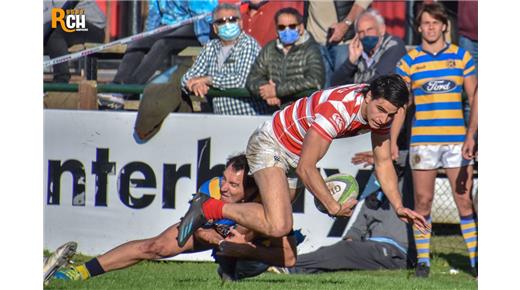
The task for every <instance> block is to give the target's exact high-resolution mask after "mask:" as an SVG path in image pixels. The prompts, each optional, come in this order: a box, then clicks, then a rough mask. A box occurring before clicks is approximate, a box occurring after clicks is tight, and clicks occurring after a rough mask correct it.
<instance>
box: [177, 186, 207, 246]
mask: <svg viewBox="0 0 520 290" xmlns="http://www.w3.org/2000/svg"><path fill="white" fill-rule="evenodd" d="M208 199H210V197H209V196H207V195H205V194H201V193H197V194H195V195H194V196H193V198H192V199H191V201H190V208H189V209H188V212H186V214H185V215H184V217H182V218H181V222H180V224H179V227H178V230H179V233H178V235H177V242H178V243H179V247H181V248H182V247H184V245H185V244H186V242H187V241H188V239H189V238H190V237H191V235H192V234H193V233H194V232H195V231H196V230H197V229H198V228H200V227H202V226H203V225H204V224H205V223H206V222H208V220H207V219H206V217H204V212H203V211H202V204H203V203H204V202H206V201H207V200H208Z"/></svg>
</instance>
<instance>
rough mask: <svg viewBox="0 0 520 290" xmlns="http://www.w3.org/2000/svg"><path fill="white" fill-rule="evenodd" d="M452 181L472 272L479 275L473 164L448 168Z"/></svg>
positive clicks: (447, 171) (447, 173)
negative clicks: (473, 196)
mask: <svg viewBox="0 0 520 290" xmlns="http://www.w3.org/2000/svg"><path fill="white" fill-rule="evenodd" d="M446 175H447V176H448V179H449V181H450V185H451V190H452V192H453V199H454V200H455V204H456V205H457V209H458V211H459V215H460V229H461V232H462V237H463V238H464V243H465V244H466V248H467V249H468V255H469V261H470V266H471V272H472V274H473V275H474V276H475V277H476V276H478V266H477V265H478V257H477V256H478V247H477V244H478V241H477V239H478V229H477V217H476V215H475V212H474V210H473V202H472V200H471V189H472V187H473V166H472V165H469V166H463V167H458V168H449V169H446Z"/></svg>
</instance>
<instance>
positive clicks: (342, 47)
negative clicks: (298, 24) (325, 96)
mask: <svg viewBox="0 0 520 290" xmlns="http://www.w3.org/2000/svg"><path fill="white" fill-rule="evenodd" d="M370 3H372V0H356V1H339V0H337V1H305V4H304V23H305V27H306V29H307V31H309V33H310V34H311V35H312V36H313V37H314V39H315V40H316V41H317V42H318V43H319V44H320V50H321V56H322V58H323V63H324V65H325V88H328V87H329V86H330V84H331V78H332V73H333V72H334V71H335V70H337V69H338V68H339V67H340V66H341V64H343V63H344V62H345V60H346V59H347V57H348V48H347V44H346V43H347V41H348V40H350V39H352V37H354V34H355V33H354V29H353V28H352V24H353V23H354V20H355V19H356V18H357V17H358V16H359V14H361V12H363V11H365V10H366V9H367V8H368V6H369V5H370ZM334 15H335V16H336V17H334Z"/></svg>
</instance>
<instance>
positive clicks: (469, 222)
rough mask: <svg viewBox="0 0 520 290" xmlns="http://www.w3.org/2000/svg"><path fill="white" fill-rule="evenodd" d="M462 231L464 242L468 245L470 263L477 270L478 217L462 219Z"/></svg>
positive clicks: (471, 216)
mask: <svg viewBox="0 0 520 290" xmlns="http://www.w3.org/2000/svg"><path fill="white" fill-rule="evenodd" d="M460 229H461V231H462V236H463V237H464V242H465V243H466V247H467V248H468V253H469V262H470V264H471V267H472V268H475V266H476V265H477V259H478V256H477V253H478V251H477V250H478V247H477V237H478V233H477V232H478V231H477V219H476V216H473V215H468V216H461V217H460Z"/></svg>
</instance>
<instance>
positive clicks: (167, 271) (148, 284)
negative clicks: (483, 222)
mask: <svg viewBox="0 0 520 290" xmlns="http://www.w3.org/2000/svg"><path fill="white" fill-rule="evenodd" d="M432 253H433V260H432V269H431V271H432V272H431V275H430V278H429V279H417V278H415V277H414V275H413V270H402V271H343V272H335V273H324V274H315V275H290V276H289V275H277V274H272V273H264V274H262V275H260V276H257V277H255V278H249V279H245V280H243V281H240V282H226V283H222V282H221V281H220V278H219V277H218V275H217V273H216V269H217V265H216V264H214V263H210V262H206V263H202V262H201V263H192V262H142V263H140V264H137V265H136V266H134V267H130V268H128V269H124V270H120V271H115V272H111V273H107V274H105V275H101V276H99V277H95V278H94V279H90V280H88V281H73V282H64V281H57V280H53V281H51V283H50V284H49V285H48V286H47V287H45V289H111V290H113V289H221V288H222V289H257V290H260V289H385V290H387V289H477V281H476V280H475V279H474V278H473V277H471V276H470V275H469V274H468V272H467V271H468V267H469V266H468V258H467V253H466V252H465V249H464V246H463V244H462V240H461V237H460V236H456V237H453V236H448V237H433V239H432ZM87 259H89V257H85V256H81V255H76V257H75V261H76V262H82V261H86V260H87ZM451 268H455V269H458V270H459V273H458V274H456V275H451V274H449V270H450V269H451Z"/></svg>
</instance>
